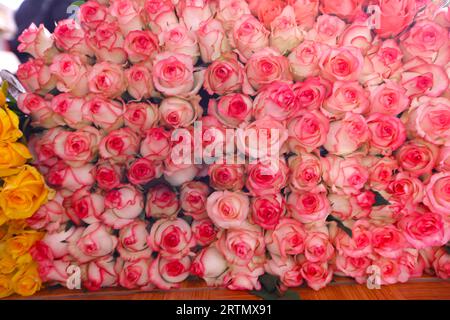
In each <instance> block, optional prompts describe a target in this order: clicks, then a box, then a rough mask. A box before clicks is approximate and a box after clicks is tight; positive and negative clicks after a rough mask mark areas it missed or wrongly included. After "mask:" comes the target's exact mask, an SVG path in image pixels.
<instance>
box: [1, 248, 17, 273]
mask: <svg viewBox="0 0 450 320" xmlns="http://www.w3.org/2000/svg"><path fill="white" fill-rule="evenodd" d="M15 269H16V260H15V259H14V258H13V257H11V255H9V254H7V253H1V254H0V274H10V273H12V272H13V271H14V270H15Z"/></svg>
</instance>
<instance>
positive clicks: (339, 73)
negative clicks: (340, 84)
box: [319, 47, 364, 81]
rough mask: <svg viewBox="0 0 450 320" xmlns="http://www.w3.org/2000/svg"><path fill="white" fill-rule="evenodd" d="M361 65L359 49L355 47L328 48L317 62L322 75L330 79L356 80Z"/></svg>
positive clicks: (361, 57) (361, 59) (362, 63)
mask: <svg viewBox="0 0 450 320" xmlns="http://www.w3.org/2000/svg"><path fill="white" fill-rule="evenodd" d="M363 65H364V59H363V56H362V54H361V50H359V49H358V48H355V47H340V48H334V49H330V50H329V51H328V53H327V54H324V55H323V56H322V57H321V59H320V62H319V67H320V70H321V73H322V76H323V77H324V78H326V79H328V80H330V81H355V80H358V78H359V76H360V74H361V71H362V68H363Z"/></svg>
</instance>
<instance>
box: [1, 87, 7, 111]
mask: <svg viewBox="0 0 450 320" xmlns="http://www.w3.org/2000/svg"><path fill="white" fill-rule="evenodd" d="M5 104H6V97H5V95H4V94H3V91H2V90H0V107H3V106H4V105H5Z"/></svg>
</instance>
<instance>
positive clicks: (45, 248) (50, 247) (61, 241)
mask: <svg viewBox="0 0 450 320" xmlns="http://www.w3.org/2000/svg"><path fill="white" fill-rule="evenodd" d="M76 230H77V228H76V227H71V228H69V229H68V230H61V229H59V230H57V231H55V232H53V233H47V234H46V235H45V236H44V237H43V238H42V240H41V241H39V242H37V243H36V245H35V248H36V249H37V251H38V255H39V256H40V257H39V258H38V259H36V260H37V261H41V260H54V259H60V258H63V257H65V256H67V255H69V242H70V241H71V240H72V238H73V237H74V236H75V235H76ZM30 253H31V254H32V255H33V256H35V254H34V253H35V252H30ZM64 271H65V270H64Z"/></svg>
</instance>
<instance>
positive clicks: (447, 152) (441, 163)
mask: <svg viewBox="0 0 450 320" xmlns="http://www.w3.org/2000/svg"><path fill="white" fill-rule="evenodd" d="M435 169H436V170H437V171H439V172H445V171H450V147H445V146H444V147H441V148H440V150H439V156H438V159H437V160H436V168H435Z"/></svg>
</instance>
